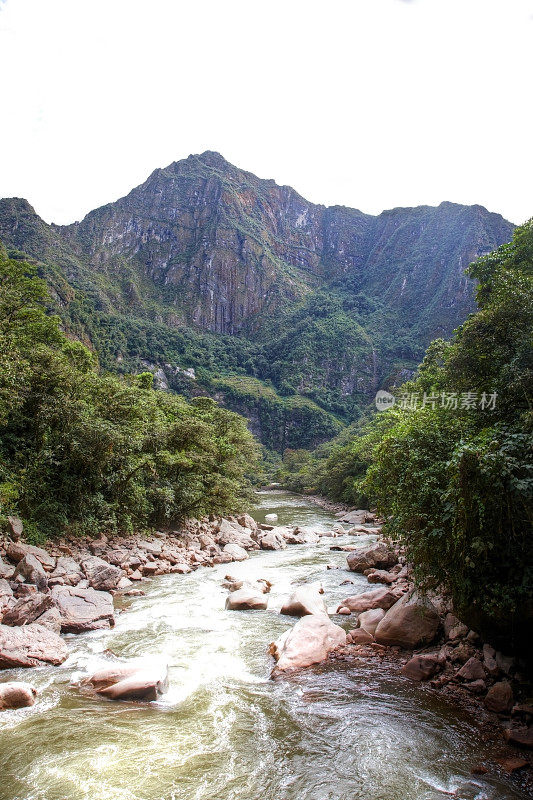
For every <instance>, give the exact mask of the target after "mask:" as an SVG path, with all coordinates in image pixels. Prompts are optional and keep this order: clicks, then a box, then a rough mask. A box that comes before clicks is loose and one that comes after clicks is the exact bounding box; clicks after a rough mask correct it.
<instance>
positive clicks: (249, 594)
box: [226, 583, 268, 611]
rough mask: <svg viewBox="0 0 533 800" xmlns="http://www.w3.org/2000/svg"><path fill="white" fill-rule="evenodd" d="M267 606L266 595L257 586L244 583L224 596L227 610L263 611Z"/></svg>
mask: <svg viewBox="0 0 533 800" xmlns="http://www.w3.org/2000/svg"><path fill="white" fill-rule="evenodd" d="M267 606H268V597H267V596H266V593H264V592H263V591H262V588H261V587H259V586H254V585H253V584H249V583H245V584H243V586H242V587H241V588H240V589H236V590H235V591H233V592H230V594H229V595H228V596H227V598H226V609H227V610H228V611H264V610H265V609H266V608H267Z"/></svg>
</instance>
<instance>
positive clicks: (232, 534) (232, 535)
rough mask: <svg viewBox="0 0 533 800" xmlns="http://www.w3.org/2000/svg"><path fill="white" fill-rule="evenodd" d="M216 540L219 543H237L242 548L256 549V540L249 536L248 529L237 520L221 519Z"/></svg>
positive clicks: (222, 544)
mask: <svg viewBox="0 0 533 800" xmlns="http://www.w3.org/2000/svg"><path fill="white" fill-rule="evenodd" d="M217 542H218V544H219V545H221V546H224V545H225V544H238V545H239V546H240V547H242V548H244V550H256V549H257V542H255V541H254V540H253V539H252V537H251V536H250V533H249V531H248V530H247V529H246V528H243V527H242V526H241V525H239V523H238V522H229V521H228V520H227V519H223V520H222V522H221V523H220V527H219V530H218V534H217Z"/></svg>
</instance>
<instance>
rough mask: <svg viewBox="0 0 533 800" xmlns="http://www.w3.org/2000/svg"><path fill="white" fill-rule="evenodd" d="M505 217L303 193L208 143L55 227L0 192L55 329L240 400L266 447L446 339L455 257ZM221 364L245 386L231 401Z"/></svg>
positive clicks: (108, 354)
mask: <svg viewBox="0 0 533 800" xmlns="http://www.w3.org/2000/svg"><path fill="white" fill-rule="evenodd" d="M512 230H513V225H512V224H511V223H509V222H507V221H506V220H504V219H503V217H501V216H500V215H499V214H493V213H490V212H488V211H487V210H486V209H485V208H483V207H481V206H461V205H457V204H453V203H441V205H440V206H438V207H428V206H420V207H417V208H397V209H393V210H391V211H385V212H383V213H382V214H380V215H379V216H375V217H374V216H371V215H368V214H363V213H362V212H360V211H357V210H354V209H350V208H345V207H341V206H334V207H330V208H326V207H324V206H321V205H314V204H312V203H309V202H308V201H307V200H305V199H304V198H302V197H301V196H300V195H299V194H298V193H297V192H295V191H294V190H293V189H291V188H290V187H287V186H278V185H277V184H276V183H275V182H274V181H272V180H262V179H260V178H258V177H256V176H255V175H253V174H251V173H249V172H245V171H243V170H240V169H238V168H237V167H234V166H233V165H231V164H229V163H228V162H227V161H226V160H225V159H224V158H223V157H222V156H221V155H219V154H218V153H213V152H206V153H203V154H202V155H196V156H189V158H187V159H185V160H183V161H177V162H174V163H173V164H170V165H169V166H168V167H166V168H164V169H157V170H155V172H153V173H152V174H151V175H150V176H149V178H148V179H147V180H146V181H145V183H143V184H142V185H141V186H138V187H137V188H135V189H133V190H132V191H131V192H130V193H129V194H128V195H127V196H126V197H124V198H121V199H120V200H117V201H116V202H115V203H110V204H108V205H106V206H103V207H102V208H99V209H96V210H95V211H92V212H90V213H89V214H88V215H87V216H86V217H85V218H84V219H83V220H82V221H81V222H77V223H74V224H72V225H68V226H57V225H47V224H46V223H45V222H43V221H42V220H41V219H40V218H39V217H38V216H37V214H36V213H35V212H34V210H33V209H32V207H31V206H30V205H29V203H27V201H25V200H20V199H17V198H14V199H13V198H12V199H7V200H1V201H0V239H1V240H3V241H4V243H5V244H6V246H7V247H8V248H9V249H10V250H11V251H12V254H13V252H15V253H16V252H19V253H25V254H27V255H29V256H30V257H32V258H33V259H36V260H38V261H39V263H41V265H42V266H43V269H44V271H45V272H46V275H47V278H48V281H49V283H50V286H51V290H52V296H53V298H54V303H55V309H56V310H58V311H59V313H60V314H61V315H62V317H63V319H64V324H65V327H66V328H68V329H70V332H71V333H72V334H74V335H77V336H79V337H80V338H82V339H84V340H85V341H88V342H92V344H93V345H94V347H95V348H96V349H97V350H98V352H99V354H100V357H101V360H102V362H103V364H104V366H106V367H107V368H110V369H122V370H129V369H139V368H141V367H142V363H141V362H143V361H144V362H146V361H148V362H149V363H153V369H154V370H156V369H157V368H163V369H164V370H165V369H166V373H168V374H167V375H166V378H165V380H167V382H168V383H169V384H170V385H171V386H173V387H174V388H177V389H178V390H180V391H183V392H185V393H187V392H188V393H194V392H197V393H198V392H199V393H202V392H206V393H210V394H216V396H217V397H218V398H219V399H220V400H221V401H222V402H225V403H227V404H229V405H231V406H232V407H235V408H238V409H243V410H244V413H246V414H247V415H248V416H249V417H250V419H252V420H253V425H254V428H255V429H256V430H257V432H258V434H259V435H260V436H261V437H262V438H263V440H264V441H267V442H268V443H269V445H270V446H274V447H276V448H277V449H283V447H287V446H290V447H291V446H299V445H301V444H303V446H309V445H310V444H316V443H317V441H320V439H321V438H325V437H326V436H330V435H332V432H334V431H335V430H337V429H338V427H339V424H340V423H341V422H346V421H349V420H351V419H353V418H354V417H356V416H357V414H358V413H359V411H360V409H361V408H362V407H363V406H364V405H365V404H366V403H367V402H368V401H369V399H370V398H371V396H372V394H373V392H374V391H375V389H376V387H377V386H379V385H380V384H382V383H383V381H385V382H387V381H389V382H390V380H392V379H393V376H394V375H395V374H397V373H398V371H401V370H402V369H406V368H407V369H409V368H412V367H413V366H414V365H415V364H416V362H417V359H418V357H419V355H420V354H421V353H422V352H423V349H424V347H425V346H426V345H427V343H428V341H429V340H430V339H431V338H433V337H434V336H438V335H443V336H447V335H449V334H450V333H451V331H452V330H453V329H454V328H455V327H456V326H457V325H458V324H460V323H461V322H462V321H463V320H464V319H465V318H466V316H467V315H468V313H469V312H470V311H471V310H472V309H473V308H474V302H473V289H474V287H473V285H472V283H471V281H470V280H469V279H467V278H466V277H465V275H464V269H465V267H466V266H467V265H468V264H469V263H470V262H471V261H472V260H474V259H475V258H477V257H478V256H479V255H481V254H483V253H486V252H489V251H491V250H493V249H494V248H496V247H497V246H499V245H500V244H502V243H503V242H505V241H508V240H509V239H510V238H511V235H512ZM165 364H167V365H168V366H167V367H165V366H164V365H165ZM186 367H193V368H195V369H196V370H197V374H196V375H195V378H194V380H192V379H189V378H185V377H183V376H184V373H183V369H184V368H186ZM232 375H233V376H237V377H238V375H242V376H248V378H253V379H254V380H255V381H256V382H255V383H250V381H249V380H248V379H247V380H246V381H244V380H243V381H242V382H241V388H242V393H241V395H240V396H239V391H240V390H239V381H238V380H237V381H236V380H234V379H233V378H232V379H231V380H228V378H229V377H231V376H232ZM265 381H266V384H265ZM262 385H263V386H264V390H263V391H262V390H261V388H260V387H261V386H262ZM252 386H253V390H252V388H251V387H252ZM274 396H275V397H276V398H277V399H276V401H275V405H276V411H275V413H274V412H273V411H272V403H273V402H274V400H273V397H274ZM295 396H299V397H300V398H302V399H303V401H304V411H305V413H304V414H303V412H302V407H301V404H297V403H295V400H294V397H295ZM306 403H307V405H306ZM296 408H297V410H298V416H297V419H298V422H297V424H296V423H294V418H293V416H291V415H293V414H294V413H295V409H296ZM268 409H270V410H268ZM302 414H303V416H302ZM306 414H307V415H308V422H307V423H305V422H303V421H302V420H304V419H307V417H305V415H306ZM309 419H312V423H309ZM269 420H270V422H269ZM306 424H307V427H308V429H307V431H304V430H303V428H304V427H305V425H306ZM272 425H273V426H278V428H277V429H276V431H275V435H273V433H272V430H269V426H272ZM280 425H282V426H283V430H281V429H279V426H280Z"/></svg>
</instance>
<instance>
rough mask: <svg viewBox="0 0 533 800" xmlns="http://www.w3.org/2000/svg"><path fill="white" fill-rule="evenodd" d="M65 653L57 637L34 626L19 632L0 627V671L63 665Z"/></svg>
mask: <svg viewBox="0 0 533 800" xmlns="http://www.w3.org/2000/svg"><path fill="white" fill-rule="evenodd" d="M67 657H68V649H67V646H66V644H65V642H64V641H63V639H61V637H60V636H58V635H57V634H56V633H54V632H53V631H50V630H48V629H47V628H43V626H42V625H37V624H36V623H35V622H33V623H32V624H31V625H23V626H22V627H19V628H11V627H10V626H8V625H0V669H10V668H11V667H41V666H43V665H44V664H54V665H55V666H57V665H59V664H62V663H63V661H65V660H66V658H67Z"/></svg>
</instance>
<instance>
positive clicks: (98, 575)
mask: <svg viewBox="0 0 533 800" xmlns="http://www.w3.org/2000/svg"><path fill="white" fill-rule="evenodd" d="M81 566H82V569H83V571H84V572H85V576H86V578H87V580H88V581H89V586H91V587H92V588H93V589H98V590H100V591H103V592H109V591H111V590H113V589H116V588H117V584H118V582H119V580H120V579H121V577H122V570H121V569H119V567H115V566H114V565H113V564H109V563H108V562H107V561H104V559H103V558H100V557H99V556H89V558H86V559H85V560H84V561H83V562H82V565H81Z"/></svg>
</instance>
